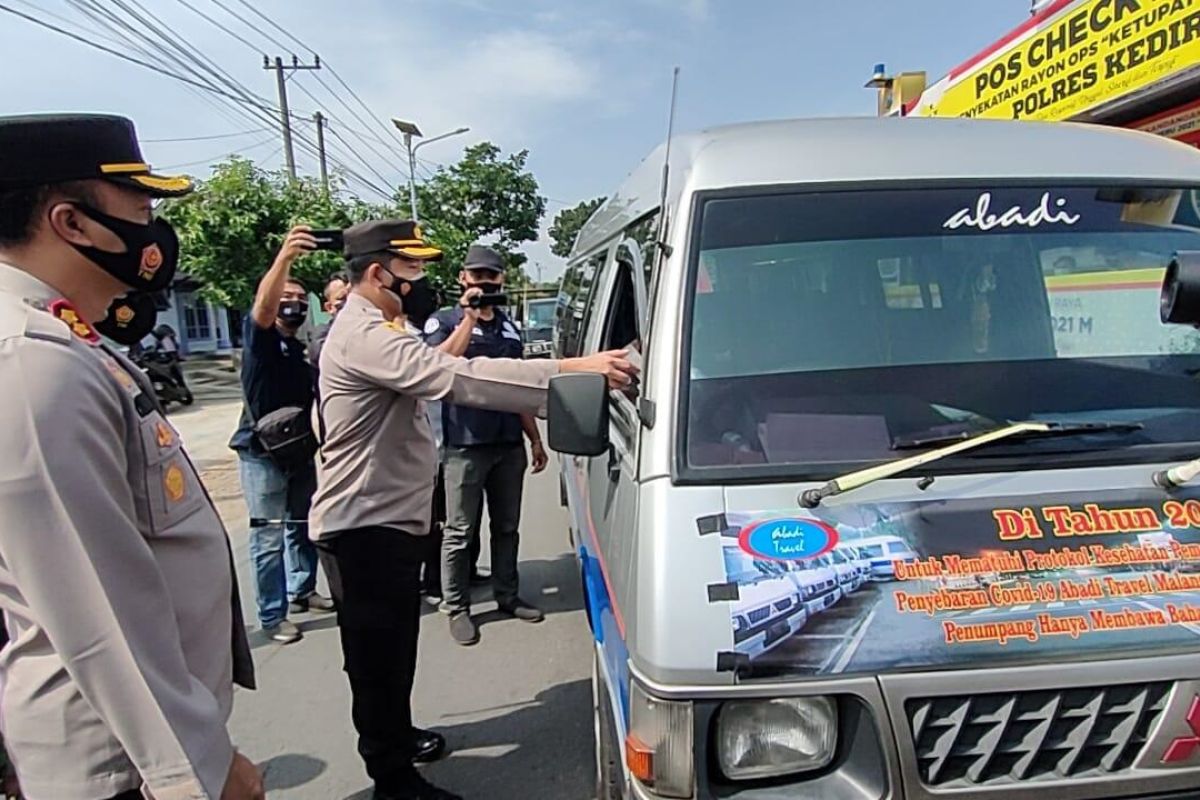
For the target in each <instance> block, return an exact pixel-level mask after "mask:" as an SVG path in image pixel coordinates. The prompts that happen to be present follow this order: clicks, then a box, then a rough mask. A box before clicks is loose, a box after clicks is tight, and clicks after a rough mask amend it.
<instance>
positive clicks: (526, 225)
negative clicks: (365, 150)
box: [397, 142, 546, 287]
mask: <svg viewBox="0 0 1200 800" xmlns="http://www.w3.org/2000/svg"><path fill="white" fill-rule="evenodd" d="M528 159H529V152H528V151H527V150H522V151H521V152H519V153H514V154H512V155H510V156H507V157H504V156H502V154H501V151H500V148H499V147H497V146H496V145H494V144H492V143H491V142H483V143H480V144H477V145H474V146H472V147H469V148H467V149H466V151H465V152H464V153H463V157H462V159H461V160H460V161H459V162H458V163H457V164H454V165H453V166H450V167H443V168H441V169H439V170H438V171H437V173H435V174H434V176H433V177H432V178H430V179H429V180H428V181H427V182H425V183H423V184H421V185H419V186H417V207H418V210H419V211H420V217H421V225H422V227H423V228H424V229H425V235H426V236H428V237H429V238H430V239H432V240H433V241H434V242H435V243H436V244H437V246H438V247H440V248H442V250H444V251H445V253H446V257H445V259H444V260H443V261H441V262H439V263H437V264H433V265H431V267H430V270H429V271H430V273H431V275H432V276H433V278H434V280H435V282H437V283H439V284H440V285H442V286H452V285H454V284H455V283H456V281H457V278H458V273H459V270H460V268H461V265H462V261H463V258H464V257H465V256H466V254H467V249H468V248H469V247H470V246H471V245H472V244H475V243H476V242H479V241H480V240H484V241H486V242H488V244H489V246H490V247H492V248H494V249H496V250H497V251H499V252H500V253H501V254H503V255H504V257H505V260H506V262H507V264H508V267H509V270H508V282H509V286H510V287H518V286H522V285H524V284H525V283H526V282H527V278H526V276H525V273H524V270H523V269H522V265H523V264H524V263H525V261H526V258H525V256H524V255H523V254H521V253H519V252H517V247H519V246H520V245H521V244H523V243H525V242H534V241H537V238H538V225H539V224H540V223H541V220H542V216H543V215H544V214H545V213H546V198H544V197H542V196H541V195H539V194H538V182H537V179H536V178H535V177H534V176H533V174H532V173H531V172H529V171H528V169H527V168H526V164H527V162H528ZM406 196H407V194H406V192H404V191H403V190H402V191H401V192H399V193H398V194H397V203H398V204H399V205H401V207H405V206H406V204H405V203H404V202H403V198H404V197H406Z"/></svg>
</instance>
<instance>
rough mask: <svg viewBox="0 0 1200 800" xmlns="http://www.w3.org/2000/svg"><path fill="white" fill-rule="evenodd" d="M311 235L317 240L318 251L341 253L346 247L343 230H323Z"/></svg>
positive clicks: (315, 231)
mask: <svg viewBox="0 0 1200 800" xmlns="http://www.w3.org/2000/svg"><path fill="white" fill-rule="evenodd" d="M309 233H311V234H312V237H313V238H314V239H316V240H317V249H318V250H336V251H338V252H339V253H340V252H341V251H342V248H343V247H344V245H345V242H344V240H343V239H342V230H341V228H321V229H317V230H312V231H309Z"/></svg>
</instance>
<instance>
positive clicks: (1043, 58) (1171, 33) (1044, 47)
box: [912, 0, 1200, 120]
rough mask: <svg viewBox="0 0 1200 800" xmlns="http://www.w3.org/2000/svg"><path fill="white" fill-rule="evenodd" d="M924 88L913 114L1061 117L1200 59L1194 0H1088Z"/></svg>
mask: <svg viewBox="0 0 1200 800" xmlns="http://www.w3.org/2000/svg"><path fill="white" fill-rule="evenodd" d="M1060 5H1062V8H1061V10H1060V11H1058V12H1057V13H1053V14H1051V15H1049V16H1047V17H1046V18H1045V19H1043V20H1042V21H1041V22H1033V23H1030V24H1027V25H1026V26H1022V28H1019V29H1018V30H1017V32H1016V36H1014V37H1013V43H1011V44H1008V45H1007V46H1002V47H1000V48H999V49H997V50H996V51H995V52H994V53H993V54H991V55H989V56H988V57H987V58H985V59H983V60H981V61H979V62H978V63H976V64H974V65H972V66H969V67H966V68H962V69H960V70H959V71H958V72H956V73H952V74H951V75H950V76H948V77H947V78H946V79H945V80H944V81H943V82H941V83H940V84H937V85H935V86H933V87H931V88H930V89H929V90H928V91H926V92H925V93H924V94H923V95H922V97H921V100H920V101H919V102H918V104H917V106H916V108H915V109H914V110H913V111H912V115H913V116H936V117H992V118H1000V119H1031V120H1063V119H1069V118H1071V117H1074V116H1077V115H1078V114H1081V113H1083V112H1085V111H1087V110H1089V109H1092V108H1095V107H1096V106H1099V105H1101V104H1103V103H1105V102H1108V101H1110V100H1114V99H1116V98H1119V97H1122V96H1125V95H1129V94H1131V93H1133V92H1136V91H1138V90H1140V89H1144V88H1146V87H1147V86H1150V85H1151V84H1153V83H1155V82H1158V81H1161V80H1163V79H1165V78H1168V77H1170V76H1172V75H1174V74H1176V73H1179V72H1181V71H1183V70H1185V69H1188V68H1190V67H1195V66H1196V65H1197V64H1200V0H1086V1H1085V2H1078V3H1067V4H1060Z"/></svg>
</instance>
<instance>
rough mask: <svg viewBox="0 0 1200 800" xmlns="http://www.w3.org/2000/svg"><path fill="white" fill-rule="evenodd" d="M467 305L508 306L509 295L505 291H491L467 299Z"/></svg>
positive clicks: (475, 306) (484, 306) (485, 306)
mask: <svg viewBox="0 0 1200 800" xmlns="http://www.w3.org/2000/svg"><path fill="white" fill-rule="evenodd" d="M467 305H469V306H470V307H471V308H488V307H489V306H506V305H508V295H506V294H505V293H504V292H490V293H485V294H479V295H475V296H474V297H472V298H471V299H470V300H468V301H467Z"/></svg>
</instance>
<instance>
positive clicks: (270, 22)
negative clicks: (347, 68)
mask: <svg viewBox="0 0 1200 800" xmlns="http://www.w3.org/2000/svg"><path fill="white" fill-rule="evenodd" d="M212 2H214V3H215V2H217V0H212ZM238 2H239V3H241V4H242V5H243V6H245V7H246V8H248V9H250V11H252V12H253V13H254V14H255V15H257V16H258V17H259V18H260V19H262V20H263V21H265V22H266V23H267V24H268V25H270V26H271V27H272V28H274V29H275V30H277V31H279V32H280V33H282V34H283V35H284V36H286V37H287V38H289V39H291V40H292V41H293V42H295V43H296V44H298V45H299V46H300V49H301V50H307V51H308V52H310V53H315V52H316V51H315V50H314V49H313V48H311V47H309V46H308V45H307V44H305V43H304V42H302V41H300V39H299V38H297V37H296V36H295V35H294V34H292V33H291V32H290V31H288V30H287V29H286V28H284V27H283V26H282V25H280V24H279V23H277V22H276V21H275V20H273V19H271V17H270V16H268V15H267V14H265V13H263V12H262V11H261V10H259V9H258V8H255V7H254V6H253V5H252V4H251V3H249V2H248V0H238ZM325 68H326V69H327V70H329V74H330V75H332V76H333V77H334V80H336V81H337V82H338V83H339V84H341V86H342V88H343V89H345V90H346V91H347V92H348V93H349V94H350V96H351V97H352V98H354V99H355V100H356V101H357V102H358V104H359V105H360V106H362V107H363V109H364V110H365V111H366V112H367V113H368V114H370V115H371V116H372V117H373V118H374V119H375V121H376V122H378V123H379V124H380V125H381V126H382V127H383V129H384V130H386V131H387V132H388V134H389V135H390V136H391V137H392V139H393V141H395V142H396V143H397V144H401V145H403V144H404V141H403V140H402V139H401V138H400V135H399V134H398V133H397V132H396V131H395V129H394V128H393V127H392V126H391V125H388V124H387V123H386V122H384V121H383V119H381V118H380V117H379V115H378V114H376V113H375V112H374V111H373V110H371V107H370V106H368V105H367V104H366V103H365V102H364V101H363V99H362V98H361V97H359V96H358V92H356V91H354V89H353V88H351V86H350V84H348V83H347V82H346V81H345V80H344V79H343V78H342V76H341V75H340V74H338V71H337V70H335V69H334V68H333V67H332V66H330V65H329V63H328V62H326V63H325ZM321 83H322V85H325V82H324V81H321ZM325 88H326V90H327V91H329V93H330V94H333V95H334V96H335V97H336V96H337V95H336V93H334V92H333V90H332V89H329V87H328V86H326V87H325ZM339 100H340V98H339ZM347 108H348V106H347ZM367 127H368V128H369V127H371V126H370V125H369V124H368V125H367Z"/></svg>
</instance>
